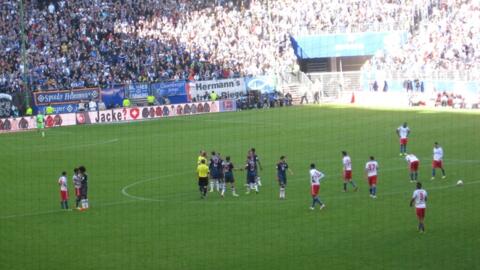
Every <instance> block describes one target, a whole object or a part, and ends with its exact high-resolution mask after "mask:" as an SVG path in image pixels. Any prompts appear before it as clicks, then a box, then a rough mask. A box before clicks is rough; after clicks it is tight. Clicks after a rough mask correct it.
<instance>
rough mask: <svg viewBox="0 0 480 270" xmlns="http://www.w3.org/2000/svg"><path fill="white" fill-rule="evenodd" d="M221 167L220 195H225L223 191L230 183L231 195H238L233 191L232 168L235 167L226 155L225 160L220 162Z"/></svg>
mask: <svg viewBox="0 0 480 270" xmlns="http://www.w3.org/2000/svg"><path fill="white" fill-rule="evenodd" d="M222 168H223V178H224V179H223V180H224V184H223V188H222V193H221V194H220V195H221V196H222V197H223V196H224V195H225V191H226V189H227V185H230V188H231V189H232V195H233V196H234V197H238V194H237V193H236V191H235V177H234V176H233V170H234V169H235V167H234V166H233V163H232V162H231V161H230V157H229V156H227V157H226V158H225V160H224V161H223V162H222Z"/></svg>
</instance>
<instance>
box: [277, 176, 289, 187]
mask: <svg viewBox="0 0 480 270" xmlns="http://www.w3.org/2000/svg"><path fill="white" fill-rule="evenodd" d="M278 183H279V184H280V185H281V186H286V185H287V178H286V177H285V176H281V175H278Z"/></svg>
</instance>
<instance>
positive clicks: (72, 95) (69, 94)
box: [33, 88, 100, 106]
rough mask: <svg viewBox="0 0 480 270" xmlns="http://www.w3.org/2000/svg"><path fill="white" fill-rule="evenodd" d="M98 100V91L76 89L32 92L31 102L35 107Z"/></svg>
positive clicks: (95, 89) (94, 89)
mask: <svg viewBox="0 0 480 270" xmlns="http://www.w3.org/2000/svg"><path fill="white" fill-rule="evenodd" d="M91 99H93V100H95V101H99V100H100V89H98V88H93V89H76V90H61V91H47V92H34V93H33V100H34V104H35V105H36V106H45V105H48V104H49V103H50V104H52V105H61V104H63V105H65V104H78V103H80V102H81V101H89V100H91Z"/></svg>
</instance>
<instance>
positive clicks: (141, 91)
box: [125, 83, 149, 99]
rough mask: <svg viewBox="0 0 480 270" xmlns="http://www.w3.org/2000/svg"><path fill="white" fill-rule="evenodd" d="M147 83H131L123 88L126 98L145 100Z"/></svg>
mask: <svg viewBox="0 0 480 270" xmlns="http://www.w3.org/2000/svg"><path fill="white" fill-rule="evenodd" d="M148 87H149V84H148V83H132V84H129V85H127V86H126V87H125V90H126V92H127V93H128V97H129V98H131V99H137V98H147V96H148Z"/></svg>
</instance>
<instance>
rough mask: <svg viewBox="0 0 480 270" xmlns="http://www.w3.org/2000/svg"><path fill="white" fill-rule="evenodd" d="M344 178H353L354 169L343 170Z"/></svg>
mask: <svg viewBox="0 0 480 270" xmlns="http://www.w3.org/2000/svg"><path fill="white" fill-rule="evenodd" d="M343 179H344V180H346V181H350V180H352V171H343Z"/></svg>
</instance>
